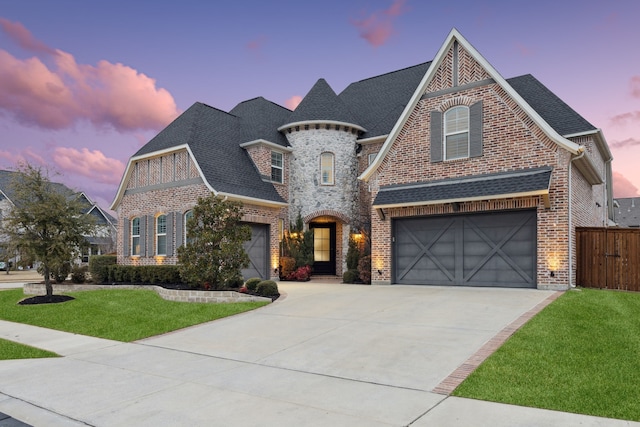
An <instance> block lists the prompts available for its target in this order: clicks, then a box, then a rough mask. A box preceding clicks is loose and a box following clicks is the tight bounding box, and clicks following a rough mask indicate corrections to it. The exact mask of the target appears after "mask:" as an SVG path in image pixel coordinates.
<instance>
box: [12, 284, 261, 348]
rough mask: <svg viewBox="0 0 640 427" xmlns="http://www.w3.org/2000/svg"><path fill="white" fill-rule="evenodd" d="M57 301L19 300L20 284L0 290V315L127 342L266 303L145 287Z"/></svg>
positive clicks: (106, 291) (84, 294)
mask: <svg viewBox="0 0 640 427" xmlns="http://www.w3.org/2000/svg"><path fill="white" fill-rule="evenodd" d="M66 295H70V296H73V297H74V298H75V300H72V301H68V302H64V303H60V304H39V305H18V304H17V302H18V301H20V300H21V299H23V298H24V297H25V295H24V294H23V292H22V289H15V290H7V291H2V292H0V319H2V320H9V321H12V322H19V323H26V324H29V325H36V326H43V327H46V328H50V329H57V330H60V331H66V332H73V333H77V334H82V335H89V336H93V337H100V338H107V339H112V340H117V341H124V342H130V341H135V340H139V339H142V338H147V337H150V336H154V335H158V334H162V333H165V332H169V331H174V330H176V329H181V328H185V327H187V326H191V325H196V324H199V323H203V322H208V321H211V320H215V319H220V318H222V317H227V316H232V315H234V314H238V313H242V312H245V311H248V310H253V309H255V308H258V307H262V306H263V305H266V304H267V303H265V302H240V303H220V304H205V303H187V302H175V301H166V300H164V299H162V298H160V296H159V295H158V294H156V293H155V292H154V291H150V290H115V289H114V290H110V289H109V290H95V291H83V292H69V293H66Z"/></svg>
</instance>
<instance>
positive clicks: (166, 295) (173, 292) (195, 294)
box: [23, 283, 271, 303]
mask: <svg viewBox="0 0 640 427" xmlns="http://www.w3.org/2000/svg"><path fill="white" fill-rule="evenodd" d="M23 289H24V293H25V294H27V295H38V294H44V293H45V292H46V290H45V287H44V283H25V285H24V288H23ZM98 289H149V290H153V291H156V293H157V294H158V295H160V297H162V298H163V299H165V300H168V301H178V302H206V303H224V302H260V301H265V302H271V298H265V297H259V296H256V295H248V294H241V293H240V292H234V291H195V290H178V289H166V288H163V287H162V286H155V285H70V284H61V285H60V284H53V292H54V293H62V292H76V291H95V290H98Z"/></svg>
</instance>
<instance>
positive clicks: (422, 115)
mask: <svg viewBox="0 0 640 427" xmlns="http://www.w3.org/2000/svg"><path fill="white" fill-rule="evenodd" d="M452 58H453V55H452V54H451V52H450V53H449V55H448V56H447V57H446V58H445V59H444V61H443V64H442V66H441V68H440V70H438V72H437V73H436V77H435V78H434V80H433V81H432V82H431V83H430V85H429V90H428V91H427V92H431V91H439V90H442V89H446V88H449V87H451V84H452V81H453V79H452V77H451V72H452V71H451V70H452V66H453V65H452V64H453V62H452V61H453V59H452ZM474 62H475V61H473V58H471V57H470V56H469V55H468V54H467V53H466V52H464V50H463V49H461V50H460V52H459V63H460V67H459V82H460V84H464V83H470V82H473V81H479V80H484V79H486V78H488V77H489V76H488V74H486V72H484V71H483V70H482V67H480V66H479V64H477V63H474ZM477 101H482V103H483V104H482V106H483V111H482V114H483V126H482V131H483V135H482V140H483V149H482V150H483V151H482V153H483V154H482V156H480V157H475V158H465V159H457V160H452V161H442V162H437V163H431V159H430V155H431V153H430V144H429V141H430V137H431V135H430V112H431V111H433V110H438V111H441V112H443V111H445V110H446V109H448V108H450V107H451V106H454V105H471V104H472V103H475V102H477ZM569 160H570V153H568V152H566V151H565V150H563V149H560V148H559V147H558V146H557V144H556V143H555V142H553V141H551V140H550V139H549V138H548V137H547V136H546V135H545V134H544V132H543V131H542V130H541V129H540V128H538V127H537V126H536V125H535V124H534V123H533V121H532V120H531V119H530V118H529V117H528V116H527V114H526V113H525V112H524V111H523V110H522V108H520V107H519V106H518V105H517V104H516V102H515V101H514V100H513V99H511V98H510V97H509V95H508V94H507V93H506V91H504V90H503V89H502V88H501V87H500V86H499V85H498V84H487V85H483V86H480V87H475V88H470V89H467V90H463V91H457V92H454V93H443V94H442V95H440V96H437V94H431V97H427V98H425V99H423V100H421V101H419V103H418V105H417V106H416V108H415V109H414V111H413V112H412V113H411V115H410V117H409V119H408V121H407V122H406V124H405V126H404V128H403V129H402V130H401V132H400V134H399V136H398V138H397V139H396V141H395V143H394V145H393V146H392V147H391V149H390V150H389V152H388V154H387V156H386V158H385V160H384V162H383V163H382V165H381V166H380V167H379V169H378V170H377V172H376V173H375V174H374V176H373V177H372V179H371V180H370V181H369V186H370V187H371V188H372V199H375V195H376V194H377V191H378V188H379V186H385V185H390V184H403V183H410V182H424V181H431V180H436V179H443V178H454V177H462V176H470V175H480V174H486V173H495V172H504V171H512V170H519V169H524V168H534V167H541V166H551V167H552V168H553V173H552V177H551V183H550V197H549V199H550V204H551V206H550V208H549V209H547V208H545V207H544V205H543V203H542V200H541V199H540V198H539V197H528V198H515V199H505V200H487V201H480V202H470V203H463V204H461V206H460V209H459V212H487V211H493V210H505V209H507V210H508V209H520V208H532V207H534V208H536V210H537V220H538V221H537V235H538V247H537V259H538V274H537V275H538V277H537V280H538V286H539V287H550V288H563V287H566V286H568V284H569V272H570V268H571V266H570V262H569V239H570V233H569V203H568V202H569V174H568V167H569V166H568V165H569ZM572 179H573V178H572ZM575 179H577V178H575ZM594 191H596V190H594ZM577 197H579V196H577ZM584 209H585V214H586V213H587V212H589V213H588V215H591V214H592V212H591V211H589V210H588V209H587V207H586V206H585V208H584ZM446 213H453V210H452V208H451V207H450V206H446V205H436V206H428V207H420V208H407V209H388V210H385V214H386V218H385V220H381V219H380V218H379V217H378V215H377V214H376V212H375V211H372V212H371V222H372V236H373V238H372V249H373V250H372V252H373V254H372V270H373V271H372V279H373V280H374V283H375V282H377V283H389V282H390V280H391V219H392V218H398V217H405V216H415V215H435V214H446ZM552 269H553V271H554V277H551V275H550V271H551V270H552ZM378 270H380V271H381V272H382V274H378Z"/></svg>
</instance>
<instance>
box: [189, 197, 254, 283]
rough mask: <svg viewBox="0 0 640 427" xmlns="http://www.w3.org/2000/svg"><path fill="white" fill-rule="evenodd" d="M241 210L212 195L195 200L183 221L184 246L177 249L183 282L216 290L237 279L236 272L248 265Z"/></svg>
mask: <svg viewBox="0 0 640 427" xmlns="http://www.w3.org/2000/svg"><path fill="white" fill-rule="evenodd" d="M241 207H242V204H241V203H239V202H233V201H229V200H223V199H220V198H218V197H216V196H215V195H213V194H211V195H209V196H208V197H204V198H202V197H200V198H198V204H197V205H196V206H195V207H194V208H193V216H192V217H191V218H189V220H188V221H187V236H189V238H188V239H187V244H186V245H184V246H180V247H179V248H178V262H179V264H180V266H179V268H180V275H181V276H182V279H183V280H184V281H186V282H187V283H189V284H191V285H192V286H197V285H205V284H206V283H208V287H210V288H211V289H219V288H220V287H222V286H223V285H225V284H226V283H227V282H230V281H233V280H235V279H236V278H237V277H238V276H241V272H240V270H241V269H242V268H245V267H247V266H248V265H249V255H247V253H246V252H245V250H244V247H243V243H244V242H246V241H247V240H250V239H251V227H249V226H248V225H241V223H240V221H241V219H242V213H241Z"/></svg>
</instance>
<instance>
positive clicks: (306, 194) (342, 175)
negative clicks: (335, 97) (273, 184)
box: [285, 124, 358, 223]
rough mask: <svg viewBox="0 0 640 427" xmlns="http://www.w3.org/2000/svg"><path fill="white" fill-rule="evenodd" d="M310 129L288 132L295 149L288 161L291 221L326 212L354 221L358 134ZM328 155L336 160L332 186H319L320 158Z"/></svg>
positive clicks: (341, 129)
mask: <svg viewBox="0 0 640 427" xmlns="http://www.w3.org/2000/svg"><path fill="white" fill-rule="evenodd" d="M307 127H309V129H305V127H304V126H302V127H298V129H299V130H296V129H290V130H287V131H285V135H286V136H287V139H288V140H289V144H291V146H292V147H293V153H292V154H290V156H291V158H290V161H289V167H290V171H289V174H290V175H289V177H290V180H289V221H290V222H293V223H295V220H296V218H297V216H298V213H300V214H301V215H302V217H307V216H309V215H311V216H314V214H315V213H317V212H320V211H326V210H333V211H337V212H341V213H342V215H343V217H346V218H349V219H350V220H351V219H353V218H354V215H355V213H356V206H357V201H358V183H357V176H358V168H357V159H356V153H355V150H356V138H357V132H353V131H352V129H351V128H349V127H345V126H337V125H324V124H321V125H318V126H317V127H318V128H316V126H315V125H308V126H307ZM327 127H329V129H327ZM336 127H338V128H339V129H338V130H337V129H336ZM327 152H328V153H332V154H333V155H334V160H335V164H334V184H333V185H322V184H321V183H320V182H321V176H320V155H321V154H322V153H327Z"/></svg>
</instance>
